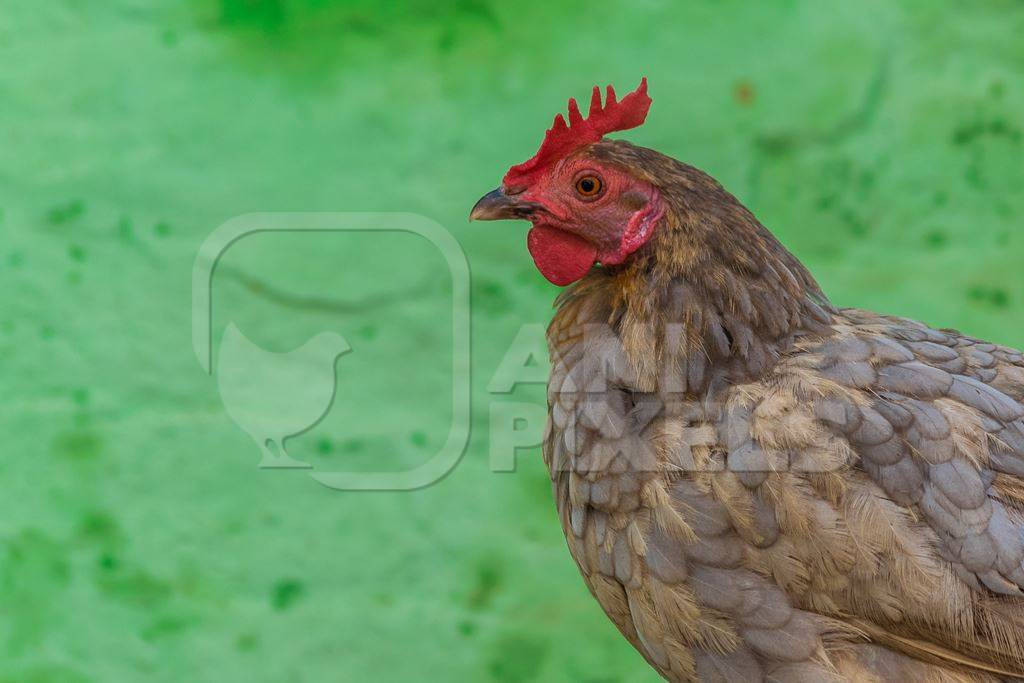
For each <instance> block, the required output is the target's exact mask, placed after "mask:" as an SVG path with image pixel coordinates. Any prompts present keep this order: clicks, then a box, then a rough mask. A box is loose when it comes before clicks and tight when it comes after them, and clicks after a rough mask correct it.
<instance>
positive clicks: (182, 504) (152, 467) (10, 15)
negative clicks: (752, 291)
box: [0, 0, 1024, 683]
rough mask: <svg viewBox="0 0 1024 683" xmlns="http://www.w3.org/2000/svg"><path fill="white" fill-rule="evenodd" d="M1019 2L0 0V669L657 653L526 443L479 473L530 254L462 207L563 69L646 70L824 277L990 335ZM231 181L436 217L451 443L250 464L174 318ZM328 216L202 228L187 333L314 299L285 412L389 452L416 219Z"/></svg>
mask: <svg viewBox="0 0 1024 683" xmlns="http://www.w3.org/2000/svg"><path fill="white" fill-rule="evenodd" d="M1022 32H1024V4H1022V3H1020V2H1019V1H1012V0H986V1H985V2H977V3H971V4H965V3H959V2H953V1H952V0H950V1H947V2H925V1H924V0H920V1H910V0H907V1H904V2H899V3H892V2H882V1H881V0H869V1H868V2H864V3H858V4H856V5H853V4H851V3H816V2H810V1H809V0H805V1H798V0H778V1H774V2H764V3H757V4H756V5H754V4H752V3H741V2H739V1H738V0H728V1H726V2H715V3H712V2H691V3H687V4H686V5H685V6H677V5H674V4H669V3H662V2H655V1H645V2H640V3H635V2H631V3H626V2H621V3H608V4H601V5H579V4H572V5H565V6H553V5H551V4H548V3H541V2H525V3H518V4H514V5H513V4H509V3H494V2H487V1H479V0H478V1H475V2H458V3H454V4H445V3H431V2H425V1H412V2H410V1H406V2H397V3H388V4H386V5H385V4H382V3H371V2H361V1H360V2H337V1H336V2H330V1H328V0H185V1H184V2H178V3H173V2H170V1H169V0H168V1H164V2H154V1H149V0H145V1H144V0H113V1H112V2H108V3H103V4H99V3H86V2H82V1H81V0H55V1H54V2H49V3H38V2H30V1H29V0H7V2H6V3H5V4H4V8H3V11H2V12H0V58H2V62H0V235H2V238H3V239H2V242H0V288H2V291H3V297H4V298H3V303H4V306H3V309H2V313H0V350H2V352H3V354H4V357H5V358H7V359H8V367H9V368H11V369H10V370H8V371H7V373H6V377H7V382H6V384H5V393H4V402H3V414H4V434H5V436H6V437H7V438H6V445H7V457H5V458H3V459H2V460H0V477H2V479H0V480H2V481H3V482H4V484H5V490H6V495H5V497H4V500H5V501H6V502H5V503H4V509H3V513H4V514H2V515H0V539H2V543H3V552H2V555H0V584H2V586H3V592H4V595H5V596H7V599H6V600H5V602H4V606H3V608H2V610H0V681H5V682H6V681H18V682H22V681H32V682H37V683H43V682H50V681H61V682H66V681H72V682H76V681H104V682H106V681H136V680H143V679H144V680H154V681H178V680H211V681H218V682H220V681H235V680H247V681H253V680H258V681H275V682H276V681H307V680H308V681H321V680H338V681H363V680H371V681H407V680H424V679H426V680H471V681H504V682H512V683H516V682H525V681H545V682H548V681H551V682H554V681H589V682H591V683H597V682H599V681H600V682H606V683H610V682H613V681H614V682H620V683H626V682H634V681H651V680H654V677H653V675H652V674H651V673H650V672H649V670H648V669H647V667H646V665H645V664H644V663H643V662H642V661H641V660H640V658H639V656H638V655H636V654H635V653H634V652H632V650H631V649H630V648H629V646H628V645H626V644H625V642H624V641H623V640H622V639H621V638H620V636H619V635H618V634H617V633H616V632H615V630H614V629H613V627H612V626H611V625H610V624H608V623H607V622H606V620H605V619H604V617H603V615H602V614H601V613H600V610H599V608H598V607H597V605H596V604H595V603H594V602H593V601H592V599H591V598H590V597H589V595H588V594H587V593H586V590H585V588H584V587H583V585H582V582H581V581H580V580H579V578H578V577H577V576H576V570H575V569H574V567H573V565H572V563H571V561H570V559H569V557H568V553H567V552H566V550H565V548H564V541H563V539H562V538H561V532H560V531H559V528H558V524H557V521H556V519H555V516H554V512H553V506H552V502H551V497H550V493H549V491H550V489H549V484H548V482H547V479H546V475H545V474H544V471H543V467H542V465H541V464H540V462H539V458H538V454H537V452H536V450H531V451H527V452H525V453H523V454H522V457H521V458H520V467H519V470H518V472H516V473H515V474H512V475H496V474H492V473H490V472H489V470H488V463H487V444H488V404H489V401H490V398H491V397H488V396H487V394H486V390H485V389H486V386H487V383H488V381H489V380H490V377H491V376H492V375H493V373H494V371H495V369H496V368H497V366H498V363H499V362H500V360H501V358H502V357H503V355H504V353H505V351H506V350H507V348H508V346H509V344H510V343H511V342H512V340H513V339H514V338H515V335H516V333H517V332H518V330H519V328H520V326H521V325H523V324H525V323H543V322H545V321H546V320H547V317H548V316H549V315H550V302H551V300H552V298H553V297H554V294H555V290H554V288H553V287H551V286H549V285H547V284H546V283H544V282H543V280H542V279H541V278H540V277H539V275H538V274H537V273H536V272H535V271H534V269H533V266H532V264H531V262H530V260H529V256H528V254H527V252H526V250H525V249H524V248H523V247H524V239H523V235H524V233H525V227H524V226H521V225H514V224H494V225H491V224H487V225H472V226H470V225H467V224H466V223H465V216H466V213H467V211H468V209H469V207H470V206H471V205H472V203H473V201H474V200H475V199H476V198H477V197H478V196H479V195H481V194H482V193H483V192H485V191H487V190H489V189H491V188H492V187H493V186H494V185H496V184H497V183H498V182H499V180H500V177H501V175H502V173H503V172H504V170H505V168H506V167H507V166H508V165H509V164H511V163H514V162H518V161H521V160H522V159H524V158H526V157H528V156H529V155H530V154H532V153H533V151H534V150H535V149H536V145H537V143H538V142H539V140H540V137H541V135H542V133H543V130H544V129H545V127H546V126H547V125H548V124H549V123H550V120H551V116H552V115H553V114H554V113H555V112H556V111H559V110H561V108H562V107H564V103H565V99H566V97H568V96H569V95H575V96H577V97H580V96H584V95H585V94H586V93H587V91H588V88H589V87H590V85H591V84H593V83H595V82H596V83H604V82H613V83H615V84H616V85H617V86H619V87H620V89H623V88H628V87H631V86H632V85H633V84H634V83H635V82H636V81H637V80H638V78H639V76H640V75H641V74H646V75H647V76H648V77H649V78H650V81H651V91H652V94H653V96H654V99H655V105H654V108H653V110H652V113H651V117H650V120H649V122H648V124H647V125H646V126H645V127H643V128H641V129H639V130H637V131H633V132H631V133H630V134H629V135H628V136H627V137H629V139H632V140H634V141H636V142H638V143H641V144H645V145H648V146H652V147H656V148H658V149H660V150H662V151H664V152H667V153H669V154H672V155H674V156H677V157H678V158H681V159H684V160H686V161H689V162H691V163H693V164H695V165H697V166H699V167H701V168H704V169H705V170H707V171H709V172H711V173H712V174H714V175H715V176H716V177H718V178H719V179H720V180H721V181H722V182H723V183H724V184H725V185H726V186H727V187H728V188H730V189H731V190H732V191H734V192H735V193H736V194H737V195H738V196H739V197H740V198H741V199H742V200H744V201H745V202H747V203H748V205H750V206H751V208H752V209H753V210H754V211H755V212H756V213H757V214H758V215H759V216H760V217H761V219H762V220H763V222H764V223H765V224H766V225H768V226H769V227H770V228H771V229H773V230H774V231H775V232H776V233H777V234H778V235H779V236H780V237H781V238H782V239H783V241H784V242H785V243H786V244H787V245H789V246H790V248H791V249H793V251H794V252H796V253H797V255H798V256H800V257H801V258H802V259H804V260H805V261H806V262H807V263H808V264H809V265H810V266H811V267H812V269H813V270H814V271H815V273H816V274H817V276H818V277H819V279H820V280H821V282H822V284H823V286H824V288H825V290H826V291H827V292H828V293H829V294H830V295H831V296H832V298H833V299H834V300H835V301H836V302H837V303H839V304H841V305H857V306H864V307H868V308H874V309H876V310H879V311H884V312H888V313H895V314H901V315H907V316H911V317H916V318H920V319H923V320H925V321H927V322H930V323H932V324H935V325H940V326H956V327H959V328H961V329H963V330H964V331H965V332H968V333H971V334H974V335H977V336H980V337H985V338H989V339H991V340H993V341H998V342H1003V343H1007V344H1011V345H1016V346H1018V347H1020V346H1024V328H1022V321H1024V275H1022V272H1021V262H1022V258H1021V256H1022V255H1024V235H1022V231H1021V217H1022V216H1024V195H1022V193H1021V192H1020V187H1021V186H1022V184H1024V162H1022V159H1024V156H1022V150H1021V145H1022V142H1024V141H1022V139H1021V138H1022V132H1021V128H1022V126H1024V124H1022V123H1021V121H1022V115H1021V114H1022V112H1024V86H1022V85H1021V84H1022V83H1024V79H1022V75H1024V46H1022V43H1021V41H1020V39H1019V36H1020V35H1021V34H1022ZM254 210H262V211H281V210H320V211H330V210H400V211H414V212H418V213H422V214H424V215H427V216H429V217H431V218H433V219H434V220H437V221H438V222H440V223H442V224H443V225H445V226H446V227H447V228H449V229H450V230H451V231H452V233H453V234H454V235H456V237H457V238H458V239H459V240H460V242H461V243H462V245H463V247H464V249H465V251H466V253H467V257H468V259H469V262H470V264H471V268H472V273H473V316H474V319H473V369H474V375H473V390H474V418H473V419H474V422H473V435H472V439H471V445H470V449H469V451H468V452H467V455H466V456H465V458H464V459H463V461H462V463H461V464H460V465H459V467H458V468H457V469H456V470H455V471H454V472H453V473H452V474H451V475H450V476H449V477H447V478H446V479H444V480H443V481H441V482H440V483H438V484H437V485H435V486H433V487H430V488H427V489H424V490H421V491H417V492H413V493H394V494H341V493H337V492H333V491H329V490H327V489H324V488H322V487H320V486H319V485H317V484H315V483H313V482H312V481H311V480H310V479H309V478H308V477H307V476H306V474H304V473H301V472H266V471H262V472H261V471H259V470H257V469H256V468H255V464H256V462H257V460H258V454H257V452H256V449H255V446H254V445H253V443H252V442H251V441H250V440H249V438H248V437H247V436H246V435H245V434H244V433H243V432H242V431H241V430H239V429H238V428H237V427H236V426H235V425H234V424H233V423H232V422H231V421H230V420H229V419H228V418H227V416H226V415H225V414H224V411H223V408H222V406H221V403H220V397H219V395H218V392H217V387H216V379H215V378H211V377H208V376H206V375H204V374H203V373H202V371H201V369H200V368H199V366H198V364H197V362H196V360H195V357H194V356H193V354H192V350H191V348H190V334H191V311H190V297H191V292H190V273H191V267H192V261H193V258H194V256H195V254H196V251H197V249H198V248H199V245H200V244H201V243H202V241H203V240H204V239H205V238H206V236H207V235H208V234H209V233H210V232H211V231H212V230H213V229H214V228H215V227H216V226H217V225H219V224H220V223H222V222H223V221H225V220H226V219H228V218H230V217H232V216H235V215H238V214H241V213H244V212H248V211H254ZM345 239H347V236H339V235H333V236H317V237H314V238H311V239H310V240H308V241H302V242H301V243H299V242H294V243H293V242H287V241H285V240H284V239H283V238H281V237H280V236H276V237H275V236H257V237H253V238H251V241H250V240H247V241H246V243H242V244H240V245H239V246H238V248H237V250H232V252H231V253H230V254H228V255H227V256H226V257H225V262H224V265H225V266H226V268H225V269H223V270H222V271H218V275H217V277H216V278H215V283H214V287H215V305H214V307H215V327H214V338H215V341H216V340H219V335H220V332H221V331H222V330H223V329H224V326H225V325H226V324H227V323H228V322H230V321H235V322H236V323H237V324H238V325H239V326H240V327H241V328H242V329H243V331H244V332H245V333H246V334H247V335H248V336H249V337H250V338H252V339H253V340H254V341H257V342H258V343H260V344H261V345H263V346H265V347H266V348H268V349H272V350H278V351H285V350H288V349H291V348H294V347H296V346H297V345H299V344H301V343H302V341H304V340H305V339H307V338H309V337H310V336H312V335H313V334H315V333H317V332H319V331H322V330H333V331H337V332H340V333H342V334H344V335H345V336H346V337H347V338H348V339H349V340H350V342H351V343H352V345H353V347H354V349H355V351H354V352H353V354H352V356H351V359H350V360H349V359H347V358H343V359H342V360H341V361H339V367H338V376H339V389H338V404H337V405H336V406H335V409H334V410H333V411H332V412H331V414H330V415H329V416H328V418H327V419H326V420H325V421H324V422H323V423H321V424H320V425H318V426H317V427H316V428H315V429H314V430H312V431H311V432H309V433H307V434H305V435H303V436H302V437H299V438H297V439H295V440H294V443H293V444H290V449H291V450H292V452H293V454H295V455H296V456H298V457H301V458H303V459H306V460H308V461H309V462H312V463H314V464H315V465H316V466H317V467H318V468H330V469H346V468H348V469H360V468H370V467H374V468H377V467H383V468H391V469H400V468H404V467H410V466H413V465H415V464H417V463H419V462H422V461H423V460H425V459H426V458H428V457H429V456H430V454H431V453H432V452H433V451H434V449H436V447H437V446H438V445H439V444H440V443H441V442H442V441H443V440H444V438H445V435H446V434H447V429H448V425H447V421H448V419H449V413H448V409H447V408H448V406H447V398H446V395H447V392H449V391H450V388H449V385H448V378H447V375H448V372H449V371H450V368H449V366H448V365H447V363H448V362H449V359H448V358H447V356H446V354H447V353H448V349H449V345H450V329H449V323H450V319H449V317H448V316H450V311H449V307H450V301H449V296H450V291H449V289H448V284H447V276H446V275H445V274H444V273H443V272H438V271H439V265H438V263H439V261H438V260H437V256H436V255H434V254H432V253H431V252H430V250H429V248H428V247H424V245H423V244H419V243H417V242H416V241H415V240H414V239H412V238H410V239H408V240H405V241H403V239H404V238H400V237H397V236H396V237H395V238H394V239H390V240H385V241H381V242H378V243H374V242H372V241H367V240H366V239H363V238H359V239H355V238H353V239H351V240H350V241H345ZM322 300H326V301H327V302H328V305H312V306H311V305H307V304H308V303H309V302H310V301H314V302H317V301H322ZM367 300H368V301H370V302H375V303H372V305H363V306H360V305H358V304H359V302H361V301H362V302H365V301H367ZM353 302H355V304H356V305H354V306H353V305H350V304H352V303H353ZM496 400H519V401H535V402H540V401H542V391H541V389H540V388H539V387H527V388H525V389H520V390H517V392H516V393H515V394H513V395H511V396H500V397H497V399H496Z"/></svg>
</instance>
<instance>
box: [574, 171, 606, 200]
mask: <svg viewBox="0 0 1024 683" xmlns="http://www.w3.org/2000/svg"><path fill="white" fill-rule="evenodd" d="M601 187H602V185H601V179H600V178H598V177H597V176H595V175H585V176H583V177H582V178H580V179H578V180H577V181H576V192H578V193H579V195H580V196H581V197H587V198H593V197H596V196H597V195H599V194H601Z"/></svg>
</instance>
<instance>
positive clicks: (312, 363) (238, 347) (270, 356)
mask: <svg viewBox="0 0 1024 683" xmlns="http://www.w3.org/2000/svg"><path fill="white" fill-rule="evenodd" d="M351 350H352V348H351V347H350V346H349V345H348V342H346V341H345V339H344V338H343V337H341V336H340V335H338V334H335V333H334V332H321V333H320V334H318V335H316V336H315V337H313V338H312V339H310V340H308V341H307V342H306V343H305V344H303V345H302V346H300V347H299V348H297V349H294V350H292V351H289V352H287V353H273V352H271V351H266V350H265V349H262V348H260V347H259V346H257V345H256V344H254V343H252V342H251V341H250V340H249V338H248V337H246V336H245V335H244V334H242V331H241V330H239V329H238V327H237V326H236V325H235V324H234V323H229V324H228V326H227V328H226V329H225V330H224V337H223V339H222V341H221V347H220V355H219V360H218V370H217V375H218V376H217V384H218V387H219V388H220V396H221V400H222V401H223V402H224V408H225V409H226V410H227V413H228V415H229V416H230V417H231V419H232V420H234V421H235V423H236V424H237V425H238V426H239V427H241V428H242V429H243V430H244V431H245V432H246V433H247V434H248V435H249V436H251V437H252V440H253V441H255V442H256V445H257V446H259V448H260V452H261V453H262V454H263V457H262V459H261V460H260V464H259V466H260V467H261V468H264V469H274V468H277V469H289V468H306V467H310V465H309V464H308V463H306V462H303V461H301V460H296V459H295V458H293V457H291V456H290V455H288V452H287V450H285V440H286V439H288V438H289V437H292V436H297V435H299V434H302V433H303V432H305V431H307V430H309V429H312V428H313V427H315V426H316V425H317V424H318V423H319V422H320V420H322V419H323V418H324V417H325V416H326V415H327V412H328V411H329V410H330V408H331V404H332V403H333V402H334V394H335V392H336V389H337V384H336V381H335V375H334V366H335V363H336V362H337V360H338V358H339V357H341V356H343V355H345V354H346V353H348V352H349V351H351Z"/></svg>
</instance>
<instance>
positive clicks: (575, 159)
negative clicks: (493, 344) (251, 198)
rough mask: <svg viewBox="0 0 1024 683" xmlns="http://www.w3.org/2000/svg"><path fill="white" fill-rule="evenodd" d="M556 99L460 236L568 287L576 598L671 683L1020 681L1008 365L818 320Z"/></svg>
mask: <svg viewBox="0 0 1024 683" xmlns="http://www.w3.org/2000/svg"><path fill="white" fill-rule="evenodd" d="M650 104H651V100H650V98H649V96H648V94H647V84H646V80H645V81H643V82H642V83H641V85H640V87H639V88H638V89H637V90H636V91H634V92H632V93H630V94H629V95H628V96H626V97H625V98H623V99H622V100H621V101H617V100H616V97H615V93H614V91H613V90H612V89H611V88H610V87H609V88H608V90H607V96H606V99H605V101H604V103H602V98H601V94H600V92H599V90H598V89H597V88H595V89H594V94H593V98H592V102H591V106H590V112H589V115H588V116H587V117H586V118H584V117H583V116H582V114H581V113H580V110H579V107H578V105H577V104H576V102H575V101H573V100H570V101H569V121H568V125H567V124H566V121H565V119H563V117H562V116H561V115H559V116H557V117H556V118H555V122H554V126H553V127H552V128H551V129H550V130H549V131H548V132H547V134H546V136H545V138H544V141H543V144H542V145H541V147H540V150H539V151H538V152H537V154H536V155H535V156H534V157H533V158H531V159H530V160H529V161H526V162H525V163H522V164H519V165H517V166H514V167H512V168H511V169H510V170H509V171H508V172H507V174H506V175H505V176H504V179H503V182H502V184H501V187H500V188H499V189H497V190H495V191H493V192H491V193H489V194H487V195H486V196H484V197H483V198H482V199H481V200H480V201H479V202H478V203H477V205H476V206H475V207H474V208H473V211H472V214H471V216H470V218H471V219H481V220H494V219H509V218H513V219H527V220H529V221H531V223H532V228H531V230H530V232H529V235H528V238H527V246H528V248H529V250H530V253H531V255H532V256H533V259H534V262H535V263H536V265H537V267H538V269H539V270H540V272H541V273H542V274H543V275H544V276H545V277H546V278H547V279H548V280H550V281H551V282H553V283H555V284H556V285H560V286H567V289H565V290H564V291H563V292H562V293H561V295H560V296H559V297H558V299H557V301H556V309H557V311H556V313H555V315H554V318H553V320H552V322H551V324H550V327H549V329H548V343H549V347H550V354H551V360H552V370H551V376H550V381H549V386H548V404H549V420H548V426H547V430H546V433H545V436H544V442H543V453H544V459H545V462H546V464H547V466H548V468H549V469H550V473H551V479H552V482H553V486H554V497H555V501H556V507H557V511H558V516H559V519H560V520H561V524H562V528H563V531H564V533H565V537H566V539H567V541H568V546H569V550H570V553H571V555H572V557H573V559H574V560H575V561H576V564H577V565H578V566H579V570H580V572H581V573H582V575H583V579H584V581H585V582H586V584H587V586H588V588H589V589H590V592H591V593H592V594H593V595H594V597H595V598H596V599H597V600H598V602H599V603H600V605H601V607H602V608H603V609H604V611H605V613H606V614H607V615H608V617H609V618H610V619H611V620H612V621H613V622H614V623H615V625H616V626H617V627H618V629H619V630H620V631H621V632H622V634H623V635H624V636H625V637H626V639H627V640H629V642H630V643H631V644H632V645H633V646H634V647H635V648H636V649H637V650H638V651H639V652H640V654H641V655H643V657H644V658H645V659H646V660H647V661H648V663H650V665H651V666H652V667H654V669H656V670H657V671H658V673H660V674H661V675H662V676H663V677H664V678H665V679H667V680H669V681H702V682H705V683H710V682H713V681H721V682H726V681H728V682H732V683H735V682H737V681H806V682H813V683H820V682H822V681H972V682H973V681H999V680H1014V679H1016V678H1017V677H1024V593H1022V589H1024V564H1022V562H1024V354H1022V353H1021V352H1020V351H1016V350H1014V349H1011V348H1007V347H1005V346H1000V345H997V344H990V343H986V342H984V341H981V340H979V339H974V338H971V337H968V336H965V335H963V334H960V333H958V332H955V331H952V330H937V329H932V328H930V327H928V326H927V325H924V324H921V323H918V322H915V321H912V320H907V319H903V318H897V317H891V316H886V315H880V314H876V313H871V312H869V311H864V310H857V309H842V308H837V307H835V306H833V305H832V304H831V303H830V302H829V300H828V299H827V298H826V296H825V295H824V294H823V293H822V291H821V290H820V289H819V287H818V285H817V284H816V282H815V280H814V278H813V277H812V276H811V274H810V273H809V272H808V271H807V269H806V268H805V267H804V266H803V265H802V264H801V263H800V262H799V261H798V260H797V259H796V258H795V257H794V256H793V255H792V254H791V253H789V252H788V251H787V250H786V249H785V248H784V247H783V246H782V245H781V244H780V243H779V242H778V241H777V240H776V239H775V237H773V236H772V235H771V234H770V233H769V232H768V231H767V230H766V229H765V228H764V227H763V226H762V225H761V224H760V223H759V222H758V221H757V219H756V218H755V217H754V216H753V215H752V214H751V213H750V211H748V210H747V209H746V208H744V207H743V206H742V205H741V204H740V203H739V201H737V199H736V198H735V197H733V196H732V195H731V194H729V193H728V192H727V191H726V190H725V189H723V188H722V187H721V185H719V184H718V183H717V182H716V181H715V180H713V179H712V178H711V177H709V176H708V175H706V174H705V173H703V172H701V171H699V170H697V169H696V168H693V167H691V166H688V165H686V164H683V163H680V162H678V161H676V160H675V159H672V158H669V157H667V156H665V155H662V154H660V153H658V152H655V151H653V150H650V149H645V148H642V147H637V146H634V145H632V144H630V143H628V142H625V141H621V140H611V139H606V138H605V137H604V136H605V135H606V134H608V133H610V132H613V131H618V130H625V129H628V128H633V127H636V126H638V125H640V124H641V123H642V122H643V121H644V119H645V118H646V116H647V112H648V109H649V107H650Z"/></svg>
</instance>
